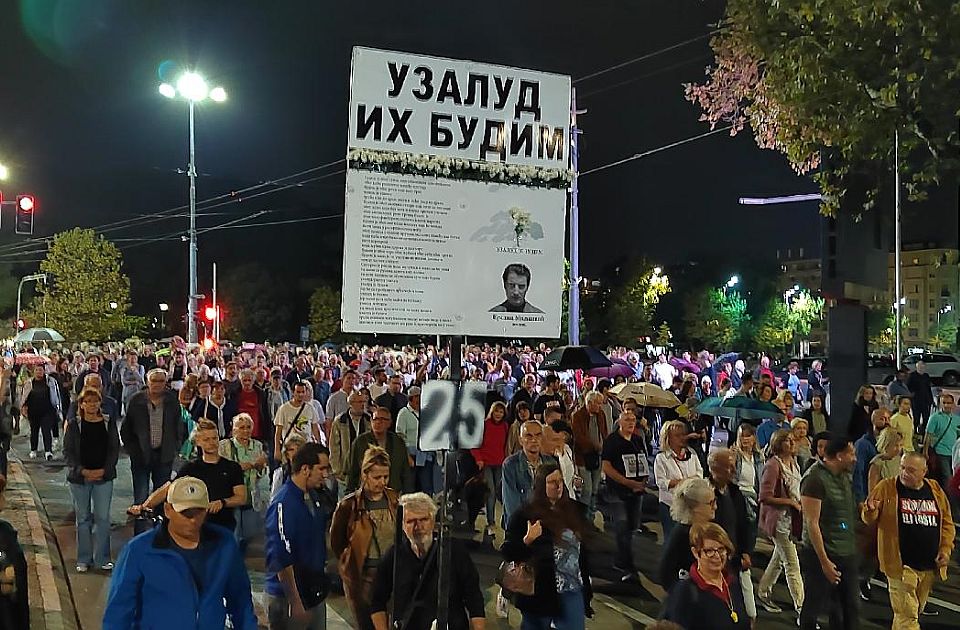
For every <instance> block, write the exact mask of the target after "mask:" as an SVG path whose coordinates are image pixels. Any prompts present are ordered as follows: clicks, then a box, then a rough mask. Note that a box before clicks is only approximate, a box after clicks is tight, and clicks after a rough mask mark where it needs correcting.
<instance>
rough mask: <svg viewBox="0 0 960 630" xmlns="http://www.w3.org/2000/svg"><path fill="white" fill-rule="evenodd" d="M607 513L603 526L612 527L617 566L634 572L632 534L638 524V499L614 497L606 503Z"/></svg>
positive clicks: (636, 497) (634, 496)
mask: <svg viewBox="0 0 960 630" xmlns="http://www.w3.org/2000/svg"><path fill="white" fill-rule="evenodd" d="M606 505H607V508H606V509H607V513H606V514H604V518H603V522H604V524H605V525H606V524H610V525H611V526H612V527H613V532H614V534H613V537H614V540H615V541H616V544H617V560H616V564H617V566H620V567H623V568H624V569H628V570H631V571H635V570H636V568H637V566H636V564H635V563H634V561H633V532H634V530H636V529H637V526H638V525H639V523H640V497H639V496H637V495H632V496H629V497H626V498H620V497H616V498H613V497H612V496H611V499H610V500H609V501H607V504H606Z"/></svg>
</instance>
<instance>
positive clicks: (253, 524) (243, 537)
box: [233, 507, 264, 550]
mask: <svg viewBox="0 0 960 630" xmlns="http://www.w3.org/2000/svg"><path fill="white" fill-rule="evenodd" d="M233 516H234V518H235V519H236V520H237V526H236V527H235V528H234V530H233V534H234V536H235V537H236V539H237V543H239V544H240V549H241V550H243V549H245V548H246V545H247V543H248V542H249V541H250V540H251V539H252V538H253V537H254V536H256V535H257V534H259V533H260V532H262V531H263V525H264V516H263V514H261V513H260V512H257V511H256V510H255V509H253V508H252V507H242V508H237V509H235V510H234V511H233Z"/></svg>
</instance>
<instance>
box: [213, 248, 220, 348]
mask: <svg viewBox="0 0 960 630" xmlns="http://www.w3.org/2000/svg"><path fill="white" fill-rule="evenodd" d="M213 311H214V312H215V313H216V314H217V316H216V318H215V319H214V320H213V340H214V341H216V342H217V343H220V307H218V306H217V263H213Z"/></svg>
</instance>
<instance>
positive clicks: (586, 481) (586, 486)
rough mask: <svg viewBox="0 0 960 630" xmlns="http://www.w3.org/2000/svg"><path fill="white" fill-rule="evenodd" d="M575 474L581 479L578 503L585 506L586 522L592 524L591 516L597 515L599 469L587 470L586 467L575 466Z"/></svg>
mask: <svg viewBox="0 0 960 630" xmlns="http://www.w3.org/2000/svg"><path fill="white" fill-rule="evenodd" d="M577 474H578V475H580V478H581V479H583V489H582V490H581V491H580V502H581V503H583V504H584V505H586V506H587V522H588V523H593V516H594V515H595V514H596V513H597V493H599V492H600V479H601V474H600V469H599V468H597V469H596V470H587V467H586V466H577Z"/></svg>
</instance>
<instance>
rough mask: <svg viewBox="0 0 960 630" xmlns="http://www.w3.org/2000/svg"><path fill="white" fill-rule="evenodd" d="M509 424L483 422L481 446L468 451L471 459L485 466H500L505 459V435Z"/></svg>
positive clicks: (502, 421)
mask: <svg viewBox="0 0 960 630" xmlns="http://www.w3.org/2000/svg"><path fill="white" fill-rule="evenodd" d="M509 432H510V423H509V422H506V421H504V420H501V421H500V422H494V421H493V420H491V419H490V418H487V419H486V420H484V421H483V444H481V445H480V448H474V449H471V450H470V454H471V455H473V459H474V460H476V461H477V463H479V462H483V463H484V465H485V466H500V465H502V464H503V460H504V459H506V458H507V435H508V434H509Z"/></svg>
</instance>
